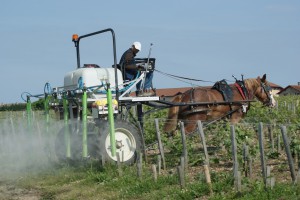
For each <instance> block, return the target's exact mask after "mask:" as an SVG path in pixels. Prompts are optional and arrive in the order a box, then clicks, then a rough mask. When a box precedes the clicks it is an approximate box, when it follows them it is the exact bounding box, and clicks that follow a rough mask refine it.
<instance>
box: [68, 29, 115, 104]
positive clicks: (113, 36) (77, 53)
mask: <svg viewBox="0 0 300 200" xmlns="http://www.w3.org/2000/svg"><path fill="white" fill-rule="evenodd" d="M108 31H110V32H111V34H112V39H113V56H114V68H115V84H116V99H117V101H118V100H119V86H118V84H119V83H118V70H117V53H116V37H115V32H114V30H113V29H111V28H107V29H104V30H101V31H96V32H93V33H89V34H86V35H82V36H79V37H78V39H77V40H76V41H74V43H75V47H76V56H77V68H80V52H79V42H80V40H81V39H83V38H86V37H90V36H93V35H97V34H101V33H105V32H108Z"/></svg>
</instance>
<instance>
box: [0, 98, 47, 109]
mask: <svg viewBox="0 0 300 200" xmlns="http://www.w3.org/2000/svg"><path fill="white" fill-rule="evenodd" d="M31 108H32V110H43V109H44V99H39V100H37V101H35V102H32V103H31ZM25 110H26V103H13V104H4V105H1V106H0V112H1V111H25Z"/></svg>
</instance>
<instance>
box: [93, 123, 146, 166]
mask: <svg viewBox="0 0 300 200" xmlns="http://www.w3.org/2000/svg"><path fill="white" fill-rule="evenodd" d="M114 126H115V139H116V141H119V142H117V143H118V144H119V147H120V146H121V147H120V148H118V147H117V148H116V153H119V156H120V162H122V163H124V164H125V165H131V164H133V163H135V161H136V158H137V152H140V151H141V149H142V137H141V134H140V131H139V130H138V128H137V127H136V126H134V125H133V124H131V123H129V122H126V121H123V120H115V123H114ZM99 129H100V134H99V138H98V144H100V146H99V147H100V152H99V156H100V158H101V157H102V159H105V161H108V162H113V163H115V162H116V161H117V157H116V156H114V157H113V156H112V155H111V148H110V132H109V123H108V121H100V123H99ZM118 144H117V145H116V146H118ZM123 152H124V153H123Z"/></svg>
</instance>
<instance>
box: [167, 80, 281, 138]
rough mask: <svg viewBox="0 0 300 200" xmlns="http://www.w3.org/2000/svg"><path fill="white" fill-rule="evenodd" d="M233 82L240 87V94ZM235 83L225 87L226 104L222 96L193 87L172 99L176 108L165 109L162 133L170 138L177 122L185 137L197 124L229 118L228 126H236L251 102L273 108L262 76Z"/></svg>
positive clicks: (214, 90) (213, 91)
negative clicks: (226, 92) (227, 98)
mask: <svg viewBox="0 0 300 200" xmlns="http://www.w3.org/2000/svg"><path fill="white" fill-rule="evenodd" d="M237 82H242V83H243V84H244V85H242V87H243V88H244V89H243V90H241V86H239V84H237ZM237 82H236V83H235V84H229V85H228V86H229V87H230V89H231V100H230V101H228V100H225V99H224V95H222V94H221V93H220V91H218V90H216V89H214V88H204V87H196V88H192V89H190V90H188V91H186V92H184V93H179V94H177V95H175V96H174V97H173V99H172V100H171V101H172V103H174V105H176V106H172V107H170V108H169V112H168V118H167V120H166V122H165V124H164V132H165V133H167V134H168V135H174V133H175V131H176V130H177V128H178V122H179V121H181V122H184V126H185V127H184V128H185V133H186V134H189V133H192V132H194V131H195V130H196V127H197V126H196V121H197V120H201V121H203V122H214V121H219V120H222V119H224V118H229V120H230V122H231V123H232V124H236V123H238V122H239V121H240V120H241V119H242V118H243V117H244V116H245V115H246V113H247V111H248V110H249V109H250V102H251V101H255V98H256V99H258V100H259V101H260V102H261V103H262V104H263V105H264V106H269V107H274V106H275V105H276V101H275V100H274V98H273V96H272V95H271V87H270V85H269V83H268V81H267V78H266V74H264V75H263V76H262V78H260V77H259V76H258V77H257V78H250V79H245V80H243V81H237ZM177 105H179V106H177Z"/></svg>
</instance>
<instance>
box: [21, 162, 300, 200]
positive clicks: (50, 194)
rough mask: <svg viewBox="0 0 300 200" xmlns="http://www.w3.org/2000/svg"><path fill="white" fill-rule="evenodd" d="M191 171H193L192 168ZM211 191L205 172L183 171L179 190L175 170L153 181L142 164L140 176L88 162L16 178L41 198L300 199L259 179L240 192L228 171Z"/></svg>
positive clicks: (216, 177) (298, 192)
mask: <svg viewBox="0 0 300 200" xmlns="http://www.w3.org/2000/svg"><path fill="white" fill-rule="evenodd" d="M191 171H192V170H191ZM211 177H212V190H213V194H210V190H209V187H208V185H207V184H206V183H205V178H204V174H202V173H201V172H196V173H195V172H194V173H192V174H191V173H188V174H186V177H185V179H186V185H185V187H184V188H183V189H181V187H180V185H179V181H178V176H177V173H174V172H172V170H169V171H163V173H162V174H161V175H159V176H158V179H157V181H156V182H155V181H154V179H153V177H152V172H151V170H150V166H148V165H145V164H144V165H143V171H142V177H141V178H140V177H138V176H137V171H136V167H135V166H122V176H120V175H119V173H118V168H117V166H115V165H112V164H107V165H106V166H105V167H101V166H100V165H99V164H98V163H95V162H94V163H88V164H85V165H84V166H83V165H81V166H80V167H73V166H69V165H67V164H64V165H59V166H52V167H51V168H48V169H45V170H41V171H39V172H36V170H35V172H28V173H27V174H26V176H23V177H22V178H21V179H20V178H19V179H17V181H16V185H17V186H18V187H20V188H25V189H28V190H35V191H38V193H39V196H40V199H45V200H46V199H70V200H71V199H142V200H148V199H149V200H150V199H151V200H152V199H212V200H217V199H247V200H248V199H255V200H258V199H289V200H293V199H299V197H300V186H299V185H292V184H290V183H278V184H276V185H275V187H274V188H273V189H270V188H265V186H264V184H263V182H262V181H258V180H250V179H247V178H244V179H243V188H242V192H241V193H239V192H236V191H235V190H234V187H233V180H232V175H231V173H225V172H219V173H212V175H211Z"/></svg>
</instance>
